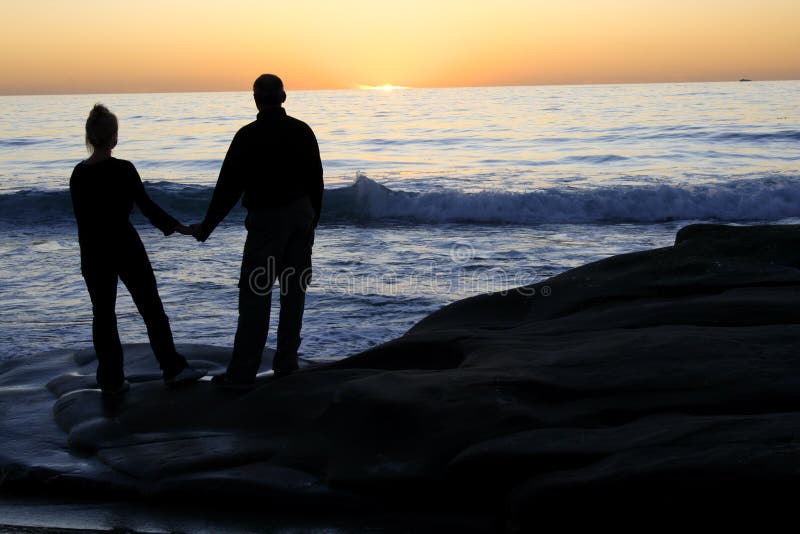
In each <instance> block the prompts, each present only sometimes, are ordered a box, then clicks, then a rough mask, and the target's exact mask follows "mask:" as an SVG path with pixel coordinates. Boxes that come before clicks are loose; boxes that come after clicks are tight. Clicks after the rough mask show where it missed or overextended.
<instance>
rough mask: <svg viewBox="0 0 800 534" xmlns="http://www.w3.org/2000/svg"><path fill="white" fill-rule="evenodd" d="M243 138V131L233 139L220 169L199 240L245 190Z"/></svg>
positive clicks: (211, 228) (226, 213) (197, 236)
mask: <svg viewBox="0 0 800 534" xmlns="http://www.w3.org/2000/svg"><path fill="white" fill-rule="evenodd" d="M242 145H243V140H242V136H241V131H240V132H238V133H237V134H236V135H235V136H234V137H233V141H231V146H230V147H229V148H228V153H227V154H225V160H224V161H223V162H222V168H221V169H220V171H219V178H217V185H216V187H214V194H213V196H212V197H211V203H210V204H209V205H208V210H207V211H206V216H205V219H203V222H202V223H200V225H199V229H198V230H197V233H196V234H195V237H196V238H197V240H198V241H205V240H206V239H208V236H209V235H211V232H213V231H214V228H216V227H217V225H218V224H219V223H220V222H222V219H224V218H225V216H226V215H228V213H229V212H230V211H231V209H232V208H233V206H235V205H236V202H238V201H239V198H241V196H242V192H243V191H244V176H243V173H242V167H243V166H244V162H243V157H244V150H243V146H242Z"/></svg>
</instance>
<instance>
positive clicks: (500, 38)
mask: <svg viewBox="0 0 800 534" xmlns="http://www.w3.org/2000/svg"><path fill="white" fill-rule="evenodd" d="M798 27H800V2H797V0H703V2H697V1H696V0H628V1H626V0H563V1H560V2H553V1H551V0H493V1H491V2H477V1H476V2H471V1H470V2H464V1H463V0H402V1H396V0H389V1H382V0H337V1H335V2H333V1H330V0H295V1H294V2H265V1H263V0H229V1H227V2H216V1H213V2H212V1H210V0H192V1H188V0H139V1H137V2H114V1H110V0H106V1H104V2H101V1H99V0H81V2H64V1H62V0H29V1H26V2H7V3H6V4H5V5H4V7H3V17H2V19H0V72H2V73H3V76H2V78H1V79H0V94H15V93H51V92H72V93H86V92H141V91H154V92H155V91H198V90H200V91H202V90H247V89H248V88H249V87H250V86H251V83H252V80H253V79H254V78H255V77H256V76H257V75H258V74H260V73H262V72H274V73H276V74H279V75H281V76H282V77H283V78H284V80H285V81H286V84H287V86H288V88H289V89H328V88H358V87H359V86H360V85H361V84H370V86H371V87H379V86H381V84H383V83H385V80H391V81H392V82H393V83H397V84H400V85H401V86H411V87H431V86H465V85H520V84H526V85H528V84H547V83H607V82H655V81H702V80H736V79H739V78H741V77H747V78H752V79H797V78H800V32H798V31H797V28H798ZM373 84H374V85H373Z"/></svg>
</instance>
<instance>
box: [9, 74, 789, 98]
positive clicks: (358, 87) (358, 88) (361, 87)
mask: <svg viewBox="0 0 800 534" xmlns="http://www.w3.org/2000/svg"><path fill="white" fill-rule="evenodd" d="M743 80H746V81H747V82H748V83H757V82H796V81H800V78H769V79H747V78H740V79H738V80H729V79H725V80H686V81H651V82H573V83H519V84H502V85H438V86H437V85H431V86H410V85H404V86H395V87H397V88H402V89H403V90H413V89H480V88H485V89H493V88H502V87H575V86H579V87H582V86H597V85H659V84H676V85H677V84H690V83H739V82H742V81H743ZM366 87H367V86H364V85H362V84H354V85H353V86H352V87H347V88H344V87H337V88H321V89H287V93H292V92H311V91H363V92H373V91H371V90H370V89H367V88H366ZM370 87H380V86H370ZM245 92H250V89H238V90H236V89H200V90H191V89H188V90H187V89H175V90H156V91H148V90H141V91H86V92H81V93H77V92H59V91H55V92H48V91H43V92H27V93H24V92H20V93H4V92H0V97H8V96H12V97H13V96H84V95H140V94H141V95H158V94H186V93H245Z"/></svg>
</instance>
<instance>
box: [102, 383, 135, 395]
mask: <svg viewBox="0 0 800 534" xmlns="http://www.w3.org/2000/svg"><path fill="white" fill-rule="evenodd" d="M129 389H131V385H130V383H129V382H128V381H127V380H123V381H122V384H120V385H119V386H118V387H116V388H104V387H101V388H100V391H102V392H103V396H104V397H115V396H117V395H122V394H123V393H125V392H126V391H128V390H129Z"/></svg>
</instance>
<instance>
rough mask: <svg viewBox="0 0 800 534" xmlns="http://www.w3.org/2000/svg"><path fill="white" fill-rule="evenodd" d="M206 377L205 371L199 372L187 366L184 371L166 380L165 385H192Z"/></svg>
mask: <svg viewBox="0 0 800 534" xmlns="http://www.w3.org/2000/svg"><path fill="white" fill-rule="evenodd" d="M204 376H206V372H205V371H199V370H197V369H195V368H193V367H190V366H188V365H187V366H186V367H184V368H183V371H181V372H180V373H178V374H177V375H175V376H173V377H172V378H165V379H164V383H165V384H166V385H167V386H183V385H186V384H191V383H192V382H197V381H198V380H200V379H201V378H203V377H204Z"/></svg>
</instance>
